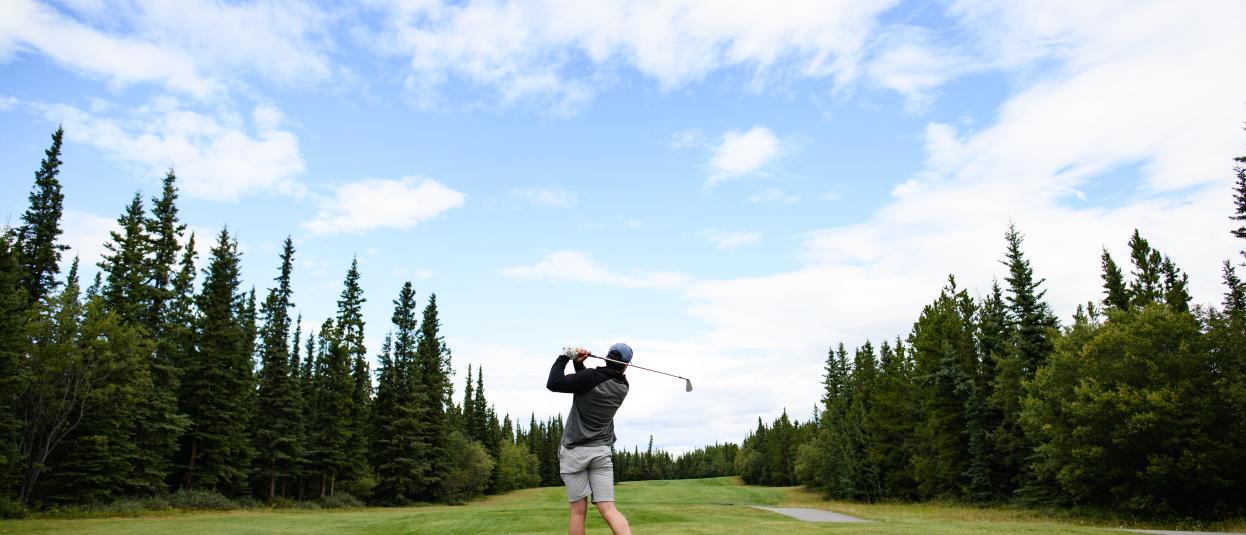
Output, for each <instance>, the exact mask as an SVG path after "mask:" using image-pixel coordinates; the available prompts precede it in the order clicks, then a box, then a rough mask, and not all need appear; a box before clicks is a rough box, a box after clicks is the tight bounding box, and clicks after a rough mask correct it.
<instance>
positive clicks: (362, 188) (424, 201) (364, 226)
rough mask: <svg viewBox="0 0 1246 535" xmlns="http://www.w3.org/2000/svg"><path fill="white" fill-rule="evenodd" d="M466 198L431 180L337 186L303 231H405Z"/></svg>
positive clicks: (416, 179) (408, 178)
mask: <svg viewBox="0 0 1246 535" xmlns="http://www.w3.org/2000/svg"><path fill="white" fill-rule="evenodd" d="M466 198H467V196H466V195H464V194H463V193H460V192H458V191H455V190H453V189H451V188H449V187H447V186H445V185H443V184H442V183H440V182H438V181H436V180H433V179H431V178H420V177H403V178H400V179H397V180H385V179H371V180H362V181H359V182H351V183H349V184H344V185H341V186H338V187H337V188H336V189H335V191H334V194H333V196H332V197H331V198H329V199H327V200H325V201H323V202H322V203H321V206H320V213H319V214H317V215H316V217H315V219H312V220H311V221H308V222H307V223H304V227H306V228H307V229H308V230H310V231H311V232H313V233H316V234H337V233H359V232H364V231H368V230H372V229H377V228H395V229H407V228H411V227H414V226H415V225H418V224H420V223H422V222H424V221H427V220H429V219H432V218H435V217H437V216H439V215H441V214H443V213H445V212H447V211H449V210H452V209H454V208H458V207H460V206H463V203H464V202H465V201H466Z"/></svg>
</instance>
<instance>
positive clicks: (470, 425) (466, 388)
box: [461, 363, 477, 437]
mask: <svg viewBox="0 0 1246 535" xmlns="http://www.w3.org/2000/svg"><path fill="white" fill-rule="evenodd" d="M475 396H476V394H475V392H474V390H473V389H472V365H471V364H470V363H469V364H468V365H467V378H466V379H464V380H463V409H462V412H463V414H462V422H461V423H462V426H463V427H462V430H463V434H464V435H465V436H469V437H471V436H475V435H476V434H477V433H476V429H475V425H476V416H475V415H474V414H472V411H473V410H475V408H476V401H475V399H476V397H475Z"/></svg>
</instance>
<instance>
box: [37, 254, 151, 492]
mask: <svg viewBox="0 0 1246 535" xmlns="http://www.w3.org/2000/svg"><path fill="white" fill-rule="evenodd" d="M77 268H78V266H77V260H76V259H75V262H74V265H73V267H72V268H71V269H70V280H69V282H68V285H69V286H74V287H76V286H77V284H78V283H77V271H78V269H77ZM78 345H79V348H78V351H79V352H80V354H81V355H82V358H83V360H84V365H85V366H87V367H89V368H90V369H91V374H92V375H93V376H94V381H92V385H91V388H90V389H88V390H86V391H85V395H84V396H83V397H82V399H81V401H80V402H81V403H82V404H83V410H84V412H85V413H86V414H87V415H88V417H87V418H85V419H83V420H82V422H81V424H80V425H79V426H78V427H77V428H76V429H75V430H74V432H73V433H72V434H70V435H69V436H68V438H67V439H66V443H65V447H64V448H63V449H62V450H61V452H60V454H59V455H56V456H54V457H53V458H51V459H50V461H49V466H50V467H51V469H50V470H49V474H48V475H49V477H48V479H47V480H46V485H45V489H44V491H43V492H42V493H41V494H42V495H43V499H44V500H45V501H47V502H54V503H58V502H59V503H87V502H102V501H107V500H112V499H117V498H120V497H123V496H132V495H135V494H146V495H151V494H153V493H155V492H159V491H161V490H163V488H162V487H163V478H164V474H163V473H154V474H153V473H152V472H149V471H148V467H146V466H144V465H143V464H142V463H143V461H146V460H148V459H147V457H148V456H147V455H146V453H147V452H144V451H142V444H141V443H140V442H139V438H140V437H141V435H140V434H139V431H141V427H138V426H141V424H142V423H143V421H144V418H145V417H146V416H147V414H146V413H145V411H144V409H145V408H146V403H147V399H146V398H148V397H149V396H150V395H151V393H152V391H153V390H154V389H155V387H154V385H153V384H152V382H151V376H150V375H149V373H148V366H147V359H148V357H149V355H150V354H151V352H152V350H153V348H154V345H155V344H154V342H152V340H151V339H150V337H148V336H147V333H146V331H145V330H144V329H143V328H142V327H140V326H138V325H134V324H131V323H127V322H126V321H124V320H123V318H122V317H121V315H120V314H118V313H117V312H115V311H114V310H112V309H111V308H110V307H109V306H107V303H105V301H104V298H103V296H96V297H94V298H92V299H91V300H90V301H89V302H88V303H87V306H86V309H85V315H84V319H83V322H82V325H81V327H80V330H79V332H78ZM160 460H161V461H163V459H160Z"/></svg>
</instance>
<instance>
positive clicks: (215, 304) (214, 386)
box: [181, 229, 255, 495]
mask: <svg viewBox="0 0 1246 535" xmlns="http://www.w3.org/2000/svg"><path fill="white" fill-rule="evenodd" d="M239 261H240V257H239V253H238V246H237V242H235V241H234V240H233V239H231V237H230V235H229V231H228V229H222V230H221V233H220V235H219V236H218V238H217V242H216V245H215V246H214V247H213V248H212V250H211V258H210V259H209V260H208V266H207V267H206V268H205V269H204V281H203V287H202V290H201V292H200V293H199V295H198V296H197V298H196V305H197V308H198V310H199V314H200V317H199V321H198V322H196V329H195V339H196V341H197V344H196V349H197V350H196V351H195V352H194V354H193V355H191V357H190V358H189V359H188V360H189V362H188V365H187V367H186V371H185V377H184V388H183V391H184V392H185V396H186V397H185V399H184V403H185V409H186V414H187V416H188V417H189V418H190V425H189V428H188V430H187V433H186V435H185V439H184V440H183V446H182V448H183V453H182V456H181V458H182V477H181V485H182V486H183V487H184V488H187V489H191V488H206V489H213V490H217V491H218V492H223V493H226V494H234V495H241V494H243V493H244V492H246V490H247V489H248V488H249V484H250V469H251V465H252V450H251V443H250V437H249V436H248V434H247V430H248V424H249V422H250V420H251V414H252V408H251V407H252V405H251V404H252V403H253V398H252V396H253V392H254V384H255V381H254V377H253V375H252V371H251V370H252V366H253V360H252V356H251V352H250V348H251V346H252V344H253V343H254V342H253V338H249V334H250V331H251V329H252V328H253V327H251V326H248V325H247V321H246V320H247V318H246V317H245V314H246V312H247V309H248V308H249V307H248V305H247V304H246V299H245V298H244V296H243V294H242V293H241V292H240V291H239V286H240V281H239Z"/></svg>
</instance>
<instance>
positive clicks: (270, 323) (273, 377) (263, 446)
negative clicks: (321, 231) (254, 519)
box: [255, 236, 303, 503]
mask: <svg viewBox="0 0 1246 535" xmlns="http://www.w3.org/2000/svg"><path fill="white" fill-rule="evenodd" d="M293 269H294V243H293V242H292V241H291V239H290V238H289V237H288V236H287V237H286V241H285V244H284V245H283V246H282V250H281V268H280V271H279V274H278V276H277V278H276V279H274V280H276V281H277V286H276V287H274V288H273V289H271V290H270V291H269V293H268V297H267V298H265V299H264V305H263V309H262V310H263V315H264V326H263V328H262V329H261V330H260V332H261V338H260V339H261V344H262V345H261V351H260V361H261V363H262V368H261V369H260V375H259V393H258V398H257V399H258V402H259V404H258V407H257V410H256V426H255V428H256V435H255V445H256V451H257V452H258V453H259V455H258V456H257V461H259V462H258V465H257V468H258V474H257V475H259V476H261V477H262V478H263V483H264V493H265V495H266V496H267V499H268V502H269V503H272V502H273V500H274V499H275V498H276V495H277V482H278V480H284V479H286V478H289V477H291V476H293V475H294V474H295V473H296V472H297V471H298V468H299V465H300V464H301V461H302V456H303V452H302V446H303V444H302V443H301V442H300V438H301V437H300V436H299V428H300V427H301V426H300V423H301V420H302V416H303V415H302V414H301V409H302V408H301V407H300V406H299V398H300V396H299V392H298V389H297V384H296V383H295V382H294V379H295V376H294V375H292V373H291V370H290V367H289V366H290V364H291V360H290V358H291V356H290V346H289V343H290V323H291V322H290V309H291V308H293V307H294V303H293V302H292V301H291V297H292V296H293V294H294V291H293V289H291V287H290V275H291V273H292V272H293ZM297 346H298V342H297V341H295V347H297ZM297 358H298V357H297V356H295V359H296V360H294V363H295V365H297V362H298V361H297Z"/></svg>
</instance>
